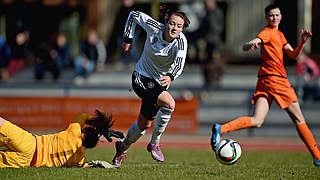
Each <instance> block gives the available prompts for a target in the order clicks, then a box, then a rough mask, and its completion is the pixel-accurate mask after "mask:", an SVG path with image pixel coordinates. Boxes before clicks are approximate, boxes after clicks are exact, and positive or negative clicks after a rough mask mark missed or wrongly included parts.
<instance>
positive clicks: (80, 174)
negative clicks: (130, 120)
mask: <svg viewBox="0 0 320 180" xmlns="http://www.w3.org/2000/svg"><path fill="white" fill-rule="evenodd" d="M163 152H164V154H165V158H166V160H165V162H164V163H157V162H155V161H154V160H152V158H151V156H150V154H149V153H148V152H147V151H146V149H145V148H142V147H136V146H133V147H132V148H131V149H130V150H129V152H128V157H127V158H126V159H125V160H124V162H123V165H122V167H121V168H120V169H91V168H90V169H89V168H88V169H84V168H20V169H14V168H5V169H0V179H1V180H5V179H10V180H13V179H19V180H20V179H41V180H42V179H90V180H95V179H125V180H128V179H139V180H140V179H148V180H150V179H170V180H172V179H183V180H184V179H192V180H195V179H299V180H300V179H319V178H320V169H319V168H317V167H314V166H313V164H312V158H311V156H310V154H309V153H308V152H255V151H245V150H244V152H243V154H242V156H241V158H240V161H239V162H238V163H237V164H235V165H232V166H226V165H222V164H220V163H219V162H218V161H217V160H216V159H215V157H214V154H213V152H212V151H211V150H209V149H202V150H201V149H174V148H165V146H164V147H163ZM113 155H114V148H113V147H111V146H106V147H104V146H99V147H96V148H95V149H92V150H88V151H87V160H97V159H99V160H106V161H108V162H111V160H112V158H113Z"/></svg>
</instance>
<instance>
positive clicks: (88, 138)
mask: <svg viewBox="0 0 320 180" xmlns="http://www.w3.org/2000/svg"><path fill="white" fill-rule="evenodd" d="M82 133H83V134H84V138H83V140H82V145H83V146H84V147H86V148H93V147H95V146H96V145H97V143H98V141H99V136H98V132H97V131H96V130H95V129H94V128H93V127H86V128H83V129H82Z"/></svg>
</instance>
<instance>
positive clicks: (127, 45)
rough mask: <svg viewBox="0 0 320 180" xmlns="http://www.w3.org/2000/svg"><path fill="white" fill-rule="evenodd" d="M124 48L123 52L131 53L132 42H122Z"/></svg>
mask: <svg viewBox="0 0 320 180" xmlns="http://www.w3.org/2000/svg"><path fill="white" fill-rule="evenodd" d="M122 48H123V52H124V53H125V54H127V53H129V52H130V50H131V48H132V44H131V43H123V44H122Z"/></svg>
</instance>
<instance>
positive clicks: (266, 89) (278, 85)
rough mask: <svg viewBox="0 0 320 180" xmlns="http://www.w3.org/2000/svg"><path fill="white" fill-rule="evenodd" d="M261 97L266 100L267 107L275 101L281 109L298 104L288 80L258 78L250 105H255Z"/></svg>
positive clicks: (270, 77) (272, 77) (268, 77)
mask: <svg viewBox="0 0 320 180" xmlns="http://www.w3.org/2000/svg"><path fill="white" fill-rule="evenodd" d="M261 96H264V97H266V98H267V99H268V102H269V105H271V103H272V101H273V99H275V100H276V102H277V103H278V104H279V106H280V107H281V108H282V109H286V108H287V107H289V106H290V105H291V104H292V103H294V102H298V98H297V95H296V92H295V91H294V89H293V88H292V87H291V85H290V83H289V80H288V79H287V78H282V77H278V76H265V77H259V79H258V82H257V87H256V92H255V93H254V95H253V98H252V103H253V104H255V103H256V101H257V100H258V98H259V97H261Z"/></svg>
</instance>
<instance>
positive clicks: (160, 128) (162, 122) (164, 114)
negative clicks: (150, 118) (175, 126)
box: [150, 107, 174, 144]
mask: <svg viewBox="0 0 320 180" xmlns="http://www.w3.org/2000/svg"><path fill="white" fill-rule="evenodd" d="M173 111H174V110H173V109H169V108H165V107H160V109H159V111H158V113H157V117H156V121H155V122H154V125H153V132H152V138H151V141H150V143H151V144H159V143H160V137H161V135H162V133H163V132H164V130H165V129H166V127H167V125H168V122H169V120H170V118H171V114H172V113H173Z"/></svg>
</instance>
